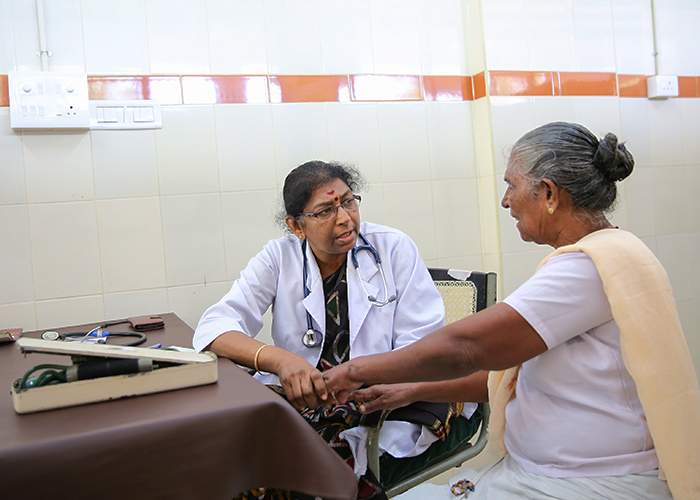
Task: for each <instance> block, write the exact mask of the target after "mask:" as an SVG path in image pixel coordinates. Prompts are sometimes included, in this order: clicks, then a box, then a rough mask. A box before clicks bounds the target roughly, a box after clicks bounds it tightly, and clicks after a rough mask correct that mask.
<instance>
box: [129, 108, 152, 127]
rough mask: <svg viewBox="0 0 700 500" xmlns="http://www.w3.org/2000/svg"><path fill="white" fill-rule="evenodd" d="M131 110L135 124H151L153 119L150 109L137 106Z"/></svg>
mask: <svg viewBox="0 0 700 500" xmlns="http://www.w3.org/2000/svg"><path fill="white" fill-rule="evenodd" d="M131 109H132V110H133V112H134V122H136V123H145V122H152V121H153V120H154V118H155V117H154V115H153V108H151V107H146V106H139V107H137V108H131Z"/></svg>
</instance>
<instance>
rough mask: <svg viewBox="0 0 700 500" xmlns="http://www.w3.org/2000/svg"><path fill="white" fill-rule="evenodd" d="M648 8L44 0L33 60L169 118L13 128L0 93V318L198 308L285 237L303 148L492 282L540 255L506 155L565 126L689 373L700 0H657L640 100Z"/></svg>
mask: <svg viewBox="0 0 700 500" xmlns="http://www.w3.org/2000/svg"><path fill="white" fill-rule="evenodd" d="M650 4H651V2H650V1H649V0H530V1H523V0H498V1H491V0H488V1H487V0H352V1H351V0H305V1H303V2H302V1H292V0H236V1H231V0H179V1H173V0H169V1H165V0H120V1H116V0H113V1H106V0H100V1H98V0H82V1H79V0H51V1H50V2H49V1H47V2H46V19H47V25H48V27H47V38H48V44H49V47H50V49H51V51H52V53H53V56H52V57H51V65H52V66H51V67H52V69H59V68H65V67H71V66H72V67H77V68H80V69H82V70H84V71H86V72H87V73H88V74H89V75H91V76H90V88H91V96H92V98H96V99H97V98H114V97H117V98H119V97H133V98H148V97H151V98H157V99H159V100H160V101H161V102H162V103H163V104H164V107H163V122H164V128H163V129H162V130H157V131H129V132H123V131H93V132H90V133H54V132H50V133H36V132H35V133H29V132H27V133H23V134H18V133H15V132H13V131H11V130H10V129H9V127H8V123H9V119H8V109H7V107H0V157H1V158H2V159H3V161H2V162H1V163H0V221H1V223H0V239H1V240H2V241H5V242H8V241H10V242H12V244H11V245H7V244H6V245H3V246H1V247H0V282H1V283H3V286H2V288H0V318H2V323H3V324H4V323H8V324H13V325H19V326H23V327H25V328H35V327H37V328H43V327H47V326H55V325H58V324H65V323H74V322H78V321H91V320H97V319H101V318H103V317H106V318H111V317H117V316H124V315H127V314H138V313H146V312H152V311H165V310H174V311H175V312H177V313H178V314H180V315H181V316H182V317H183V318H184V319H185V320H187V321H188V322H189V323H190V324H194V323H195V322H196V320H197V318H198V316H199V314H200V313H201V311H202V309H203V308H204V307H205V306H206V305H207V304H209V303H211V302H213V301H214V300H216V299H217V298H218V297H219V296H220V295H222V294H223V293H224V292H225V291H226V290H227V288H228V287H229V285H230V282H231V280H232V279H234V278H235V276H236V275H237V273H238V272H239V270H240V269H241V267H242V266H243V265H245V262H246V261H247V259H248V258H249V257H250V256H251V255H252V254H254V253H255V252H256V251H257V250H258V249H259V248H260V247H261V245H262V244H263V243H264V242H265V241H266V240H267V239H269V238H272V237H275V236H277V235H279V234H281V230H280V229H279V228H277V227H275V226H274V224H273V222H272V221H273V215H274V213H275V212H276V210H277V209H278V207H279V206H280V200H279V191H280V182H281V180H282V179H283V178H284V175H285V174H286V173H287V172H288V171H289V170H290V169H291V168H293V167H294V166H296V165H297V164H299V163H300V162H303V161H306V160H308V159H312V158H323V159H336V160H341V161H346V162H350V163H354V164H356V165H357V166H359V167H360V169H361V170H362V171H363V172H364V174H365V176H366V177H367V179H368V180H369V187H370V189H369V191H368V192H367V193H365V198H364V200H365V201H364V202H363V203H364V205H363V216H364V218H365V219H368V220H373V221H378V222H382V223H385V224H389V225H394V226H397V227H399V228H401V229H403V230H405V231H407V232H408V233H409V234H411V236H413V237H414V239H415V240H416V241H417V243H418V245H419V247H420V249H421V252H422V254H423V256H424V258H425V259H426V260H427V262H428V263H429V264H434V265H451V266H459V267H465V268H480V269H486V270H495V271H498V272H499V279H500V282H501V286H502V290H501V291H502V292H503V293H508V292H510V291H512V290H513V289H514V288H515V287H516V286H517V284H519V283H521V282H522V281H523V280H524V279H526V278H527V277H528V276H529V275H530V274H531V272H532V271H533V269H534V267H535V265H536V263H537V262H538V261H539V260H540V258H541V257H542V256H543V255H544V254H545V253H546V252H547V250H546V249H544V248H537V247H535V246H533V245H529V244H525V243H523V242H521V241H520V240H519V237H518V235H517V233H516V231H515V228H514V225H513V223H512V221H511V220H510V218H509V217H508V215H507V213H506V212H505V211H503V210H502V209H500V208H499V201H500V196H501V195H502V193H503V183H502V175H503V171H504V168H505V159H506V157H507V154H508V149H509V147H510V146H511V145H512V144H513V143H514V141H515V140H516V139H517V138H518V137H519V136H520V135H521V134H522V133H524V132H526V131H527V130H529V129H531V128H533V127H535V126H537V125H540V124H542V123H545V122H548V121H552V120H569V121H578V122H581V123H583V124H585V125H586V126H588V127H589V128H591V129H592V130H593V131H594V132H595V133H597V134H598V135H601V136H602V135H603V134H604V133H605V132H608V131H612V132H615V133H617V134H618V135H619V136H620V137H621V138H622V139H623V140H626V141H627V144H628V146H629V148H630V150H631V151H632V152H633V153H634V155H635V157H636V159H637V169H636V171H635V173H634V174H633V175H632V176H631V177H630V178H629V179H627V180H626V181H625V182H623V183H622V185H621V196H620V203H619V205H618V208H617V210H616V211H615V213H614V214H613V220H614V221H615V222H616V223H617V224H619V225H620V226H622V227H625V228H628V229H630V230H632V231H634V232H636V233H637V234H638V235H640V236H641V237H643V238H644V239H645V241H647V242H648V244H649V246H650V247H651V248H652V249H653V250H654V251H655V252H656V254H657V255H658V256H659V258H660V259H661V261H662V262H663V263H664V265H665V266H666V267H667V269H668V271H669V274H670V276H671V279H672V282H673V285H674V289H675V292H676V295H677V298H678V302H679V305H680V311H681V316H682V320H683V323H684V326H685V329H686V332H687V334H688V337H689V341H690V344H691V348H692V349H693V350H694V353H695V354H694V355H695V359H696V364H698V365H699V366H700V315H699V312H698V311H700V285H699V283H700V275H699V274H698V273H700V271H698V266H697V265H695V262H694V260H695V258H696V257H697V255H698V254H699V253H700V252H699V250H700V222H699V221H700V218H697V217H696V216H695V214H696V213H697V212H698V208H700V207H698V204H700V198H699V197H698V196H697V193H696V191H697V187H698V186H700V149H699V148H700V141H698V140H697V137H700V99H698V97H700V59H699V58H697V57H696V47H697V41H698V35H697V34H696V29H695V28H696V27H697V26H698V25H700V3H698V2H697V1H695V0H674V1H664V2H656V5H657V12H656V23H657V39H658V49H659V60H658V66H659V71H660V72H662V73H668V74H674V75H680V76H682V78H681V96H682V97H681V98H678V99H670V100H666V101H649V100H647V99H646V98H645V97H646V91H645V88H644V85H643V82H644V77H645V75H649V74H653V73H654V60H653V56H652V52H653V50H652V43H653V36H652V15H651V10H650ZM33 5H34V2H33V1H32V0H0V13H2V15H0V106H7V101H6V97H5V96H6V95H7V91H6V88H5V86H6V84H7V81H6V79H5V78H4V77H3V75H5V74H6V73H7V72H8V71H10V70H11V69H13V68H20V69H22V68H24V69H38V67H39V59H38V57H37V55H36V52H37V43H36V39H37V33H36V27H35V21H34V10H33V9H34V7H33ZM119 75H122V76H119ZM382 75H384V76H382ZM386 75H403V76H401V77H398V78H397V77H388V76H386ZM445 75H447V78H443V77H444V76H445ZM3 99H4V101H3ZM6 283H7V284H9V285H5V284H6Z"/></svg>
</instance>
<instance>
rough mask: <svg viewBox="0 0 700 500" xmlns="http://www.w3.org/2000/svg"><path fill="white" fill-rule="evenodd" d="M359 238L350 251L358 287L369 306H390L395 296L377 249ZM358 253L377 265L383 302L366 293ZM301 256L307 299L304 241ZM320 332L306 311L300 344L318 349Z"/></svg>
mask: <svg viewBox="0 0 700 500" xmlns="http://www.w3.org/2000/svg"><path fill="white" fill-rule="evenodd" d="M359 237H360V239H361V240H362V243H363V244H362V245H356V246H354V247H353V248H352V250H350V261H351V262H352V266H353V267H354V268H355V271H356V272H357V276H358V278H359V281H360V286H361V287H362V290H364V292H365V294H366V295H367V300H368V301H369V303H370V304H372V305H373V306H377V307H384V306H385V305H387V304H390V303H392V302H394V301H395V300H396V295H391V296H389V288H388V286H387V284H386V276H385V275H384V269H383V268H382V259H381V258H380V257H379V252H377V249H376V248H374V246H372V244H371V243H370V242H369V241H367V238H365V237H364V236H363V235H362V233H359ZM360 252H369V253H370V254H372V258H374V262H375V264H376V265H377V269H378V270H379V274H380V276H381V277H382V283H383V284H384V300H379V299H378V298H377V297H376V296H374V295H372V294H371V293H369V292H368V291H367V287H366V286H365V282H364V281H363V280H362V276H361V275H360V265H359V263H358V261H357V254H359V253H360ZM301 254H302V255H303V257H304V265H303V281H304V298H306V297H308V296H309V294H310V293H311V290H309V287H308V286H307V285H306V280H307V278H308V272H309V271H308V266H309V263H308V259H307V258H306V240H304V241H303V242H302V244H301ZM321 337H322V335H321V332H319V331H318V330H316V329H314V327H313V320H312V319H311V314H309V311H306V331H305V332H304V335H302V337H301V342H302V344H304V346H305V347H308V348H309V349H311V348H313V347H318V346H319V345H321Z"/></svg>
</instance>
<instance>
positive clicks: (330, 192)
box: [326, 189, 335, 195]
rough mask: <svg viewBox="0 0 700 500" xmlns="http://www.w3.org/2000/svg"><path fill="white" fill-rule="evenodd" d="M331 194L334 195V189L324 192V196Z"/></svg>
mask: <svg viewBox="0 0 700 500" xmlns="http://www.w3.org/2000/svg"><path fill="white" fill-rule="evenodd" d="M333 193H335V190H334V189H331V190H330V191H326V194H327V195H331V194H333Z"/></svg>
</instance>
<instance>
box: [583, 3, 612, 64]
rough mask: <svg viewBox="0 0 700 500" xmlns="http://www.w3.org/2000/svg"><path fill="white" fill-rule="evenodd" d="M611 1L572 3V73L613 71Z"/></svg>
mask: <svg viewBox="0 0 700 500" xmlns="http://www.w3.org/2000/svg"><path fill="white" fill-rule="evenodd" d="M610 2H611V0H584V1H583V2H580V1H579V2H574V4H573V16H574V55H575V58H576V59H575V65H574V70H575V71H608V72H614V71H615V40H614V35H613V20H612V7H611V5H610Z"/></svg>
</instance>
